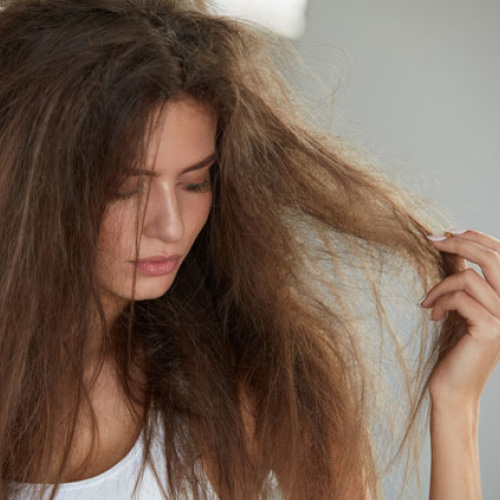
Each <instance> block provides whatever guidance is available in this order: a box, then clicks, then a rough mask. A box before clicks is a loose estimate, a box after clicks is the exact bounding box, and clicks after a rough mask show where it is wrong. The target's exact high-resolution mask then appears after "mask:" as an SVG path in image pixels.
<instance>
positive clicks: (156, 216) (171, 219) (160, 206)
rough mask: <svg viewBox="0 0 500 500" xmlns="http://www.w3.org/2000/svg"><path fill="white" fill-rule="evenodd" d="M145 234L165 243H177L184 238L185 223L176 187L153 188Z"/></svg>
mask: <svg viewBox="0 0 500 500" xmlns="http://www.w3.org/2000/svg"><path fill="white" fill-rule="evenodd" d="M143 233H144V234H145V235H146V236H148V237H150V238H160V239H163V240H165V241H177V240H180V239H181V238H182V237H183V235H184V223H183V220H182V212H181V210H180V204H179V202H178V200H177V196H176V192H175V186H168V185H167V184H163V185H158V186H157V187H156V188H155V187H154V186H151V191H150V193H149V200H148V205H147V207H146V215H145V219H144V231H143Z"/></svg>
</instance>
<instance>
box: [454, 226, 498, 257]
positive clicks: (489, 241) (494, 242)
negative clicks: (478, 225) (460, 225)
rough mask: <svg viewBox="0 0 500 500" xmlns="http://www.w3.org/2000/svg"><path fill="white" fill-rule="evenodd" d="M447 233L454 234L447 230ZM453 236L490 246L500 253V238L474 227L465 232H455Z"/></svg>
mask: <svg viewBox="0 0 500 500" xmlns="http://www.w3.org/2000/svg"><path fill="white" fill-rule="evenodd" d="M445 234H446V235H449V234H452V233H447V232H445ZM452 236H453V238H461V239H464V240H470V241H474V242H475V243H479V244H480V245H483V246H485V247H486V248H489V249H490V250H495V252H498V253H500V240H498V239H496V238H493V236H490V235H489V234H485V233H482V232H481V231H476V230H474V229H467V231H466V232H465V233H462V234H453V235H452Z"/></svg>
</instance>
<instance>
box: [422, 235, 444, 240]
mask: <svg viewBox="0 0 500 500" xmlns="http://www.w3.org/2000/svg"><path fill="white" fill-rule="evenodd" d="M426 238H427V239H428V240H431V241H444V240H445V239H446V236H439V235H437V234H431V235H428V236H426Z"/></svg>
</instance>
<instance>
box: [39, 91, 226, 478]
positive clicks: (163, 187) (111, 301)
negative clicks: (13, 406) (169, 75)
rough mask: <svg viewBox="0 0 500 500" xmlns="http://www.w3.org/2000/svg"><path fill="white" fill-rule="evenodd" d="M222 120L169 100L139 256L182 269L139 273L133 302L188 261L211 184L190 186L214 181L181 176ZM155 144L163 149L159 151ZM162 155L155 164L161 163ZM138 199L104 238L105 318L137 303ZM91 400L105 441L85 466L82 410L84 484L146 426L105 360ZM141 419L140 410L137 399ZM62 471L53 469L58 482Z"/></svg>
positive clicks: (155, 291)
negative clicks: (171, 261) (169, 260)
mask: <svg viewBox="0 0 500 500" xmlns="http://www.w3.org/2000/svg"><path fill="white" fill-rule="evenodd" d="M216 127H217V120H216V117H215V116H214V114H213V113H212V112H211V110H210V109H209V108H207V107H205V106H204V105H202V104H199V103H197V102H195V101H193V100H191V99H189V98H183V99H182V100H178V101H172V102H169V103H168V105H167V106H166V108H165V111H164V114H163V115H162V117H161V122H160V125H159V128H158V129H157V131H156V135H155V137H154V138H153V141H152V144H151V149H150V151H149V158H150V160H151V161H150V165H148V166H147V167H146V168H147V169H148V170H153V169H154V170H155V172H156V174H157V175H156V176H155V177H154V178H151V180H150V181H149V179H148V181H147V182H150V183H151V184H150V193H149V200H148V202H147V206H146V207H144V208H145V219H144V226H143V232H142V234H141V239H140V247H139V253H138V258H140V259H142V258H147V257H152V256H154V255H160V254H161V255H167V256H168V255H172V254H180V255H181V259H180V261H179V264H178V265H177V267H176V269H175V270H174V271H173V272H171V273H169V274H167V275H163V276H147V275H144V274H141V273H140V271H139V270H138V271H137V281H136V294H135V300H146V299H154V298H157V297H160V296H162V295H163V294H165V293H166V292H167V291H168V289H169V288H170V286H171V285H172V283H173V281H174V279H175V276H176V274H177V272H178V269H179V267H180V266H181V265H182V261H183V260H184V259H185V257H186V255H187V254H188V252H189V251H190V249H191V247H192V245H193V243H194V241H195V240H196V238H197V236H198V235H199V233H200V231H201V229H202V228H203V226H204V225H205V223H206V221H207V219H208V216H209V212H210V206H211V203H212V196H213V195H212V191H211V189H210V187H208V188H207V184H205V185H204V188H203V190H201V191H199V192H197V191H193V190H188V189H187V186H188V185H193V184H202V183H203V182H204V181H207V180H210V176H209V170H210V167H211V166H212V164H213V163H214V161H212V162H211V163H208V164H207V165H206V166H205V167H203V168H201V169H199V170H194V171H191V172H187V173H182V171H183V170H185V169H186V168H187V167H190V166H191V165H193V164H195V163H198V162H200V161H201V160H204V159H205V158H207V157H209V156H210V155H212V154H214V153H215V136H216ZM156 146H158V149H157V150H156ZM155 152H156V161H155ZM138 181H139V178H138V177H136V176H134V177H131V178H130V179H127V180H126V181H125V183H124V184H123V185H122V186H121V187H120V191H119V193H128V192H130V191H133V190H134V188H136V187H137V185H138ZM136 202H137V200H136V199H135V197H131V198H128V199H116V200H113V202H112V203H111V204H110V205H109V206H108V209H107V211H106V214H105V216H104V219H103V221H102V226H101V232H100V234H99V240H98V258H97V275H98V280H99V288H100V292H101V297H102V300H103V304H104V309H105V315H106V322H107V324H112V322H113V321H114V320H115V319H116V317H117V316H118V315H119V314H120V313H121V312H122V311H123V309H124V308H125V307H126V306H127V304H128V303H129V302H130V300H131V292H132V283H133V271H134V264H132V263H130V261H131V260H133V259H134V258H135V233H136V228H135V211H136V210H137V205H136ZM99 346H100V339H98V338H97V337H96V338H92V342H91V343H90V345H89V350H88V353H87V355H86V363H87V368H86V371H88V373H90V374H92V371H93V368H94V365H93V362H94V358H96V354H97V352H98V349H99ZM90 394H91V404H92V408H93V410H94V411H95V412H96V416H97V425H98V429H99V444H98V448H97V451H96V452H95V453H94V455H93V460H92V462H91V463H90V465H89V466H88V467H87V468H85V470H82V468H81V467H80V464H81V463H82V461H83V459H84V458H85V456H86V454H87V453H88V451H89V449H90V444H91V433H90V429H91V426H90V412H89V411H88V408H85V409H84V410H82V412H81V416H80V422H79V425H78V427H77V435H78V441H77V444H76V446H75V448H74V450H73V452H72V455H71V458H70V462H69V463H70V466H69V472H68V473H67V474H66V476H65V478H64V480H63V482H71V481H78V480H82V479H86V478H90V477H94V476H96V475H98V474H101V473H103V472H104V471H106V470H108V469H109V468H111V467H112V466H113V465H115V464H116V463H117V462H119V461H120V460H122V459H123V457H124V456H125V455H126V454H127V453H128V452H129V451H130V449H131V448H132V446H133V445H134V444H135V442H136V440H137V438H138V436H139V433H140V431H141V428H142V422H137V420H136V419H135V418H134V417H133V416H132V414H131V413H130V410H129V407H128V405H127V402H126V399H125V395H124V394H123V392H122V389H121V387H120V385H119V383H118V377H117V375H116V372H115V370H114V366H113V363H112V360H108V359H106V361H105V363H104V365H103V368H102V370H101V371H99V375H98V378H97V379H96V382H95V384H94V385H92V388H91V393H90ZM134 408H135V410H136V411H137V413H138V414H139V415H140V416H142V415H143V411H142V408H140V407H137V406H136V405H135V404H134ZM55 475H56V468H55V467H54V469H53V470H51V471H49V479H48V480H49V482H51V481H53V480H54V478H55Z"/></svg>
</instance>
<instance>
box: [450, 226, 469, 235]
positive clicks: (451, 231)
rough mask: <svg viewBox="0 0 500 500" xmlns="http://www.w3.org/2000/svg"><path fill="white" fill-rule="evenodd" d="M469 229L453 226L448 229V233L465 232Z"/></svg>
mask: <svg viewBox="0 0 500 500" xmlns="http://www.w3.org/2000/svg"><path fill="white" fill-rule="evenodd" d="M467 231H468V229H460V228H458V227H452V228H451V229H447V230H446V232H447V233H451V234H464V233H466V232H467Z"/></svg>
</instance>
